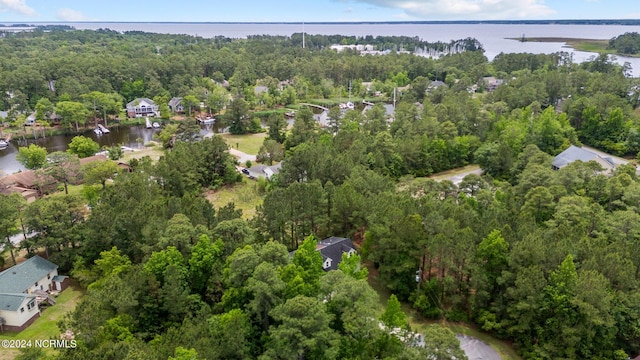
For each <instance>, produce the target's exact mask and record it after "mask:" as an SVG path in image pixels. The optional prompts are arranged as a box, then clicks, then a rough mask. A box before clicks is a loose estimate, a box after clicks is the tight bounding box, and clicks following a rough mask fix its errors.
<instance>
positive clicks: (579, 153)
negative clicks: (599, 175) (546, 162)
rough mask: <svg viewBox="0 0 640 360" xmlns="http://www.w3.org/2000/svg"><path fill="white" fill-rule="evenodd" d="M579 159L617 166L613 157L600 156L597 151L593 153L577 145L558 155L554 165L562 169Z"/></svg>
mask: <svg viewBox="0 0 640 360" xmlns="http://www.w3.org/2000/svg"><path fill="white" fill-rule="evenodd" d="M578 160H580V161H582V162H588V161H591V160H593V161H596V162H598V163H600V164H601V165H606V164H607V163H608V164H609V165H610V166H611V167H612V168H615V164H614V163H613V160H612V159H611V158H609V157H606V158H603V157H600V156H598V154H596V153H593V152H591V151H589V150H586V149H583V148H581V147H578V146H575V145H571V146H569V148H568V149H567V150H565V151H563V152H561V153H560V154H558V156H556V157H555V158H554V159H553V166H554V167H555V168H558V169H560V168H563V167H565V166H567V165H569V164H571V163H572V162H574V161H578ZM602 160H604V161H602Z"/></svg>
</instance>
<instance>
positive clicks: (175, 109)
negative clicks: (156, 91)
mask: <svg viewBox="0 0 640 360" xmlns="http://www.w3.org/2000/svg"><path fill="white" fill-rule="evenodd" d="M169 110H171V112H172V113H183V112H184V106H183V105H182V98H181V97H173V98H171V100H169Z"/></svg>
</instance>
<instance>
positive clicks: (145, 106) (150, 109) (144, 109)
mask: <svg viewBox="0 0 640 360" xmlns="http://www.w3.org/2000/svg"><path fill="white" fill-rule="evenodd" d="M159 115H160V114H159V112H158V105H156V103H155V102H154V101H153V100H151V99H148V98H137V99H135V100H133V101H132V102H130V103H128V104H127V116H129V117H131V118H133V117H145V116H159Z"/></svg>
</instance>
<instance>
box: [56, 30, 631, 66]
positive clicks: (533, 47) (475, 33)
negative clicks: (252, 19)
mask: <svg viewBox="0 0 640 360" xmlns="http://www.w3.org/2000/svg"><path fill="white" fill-rule="evenodd" d="M47 24H63V25H70V26H73V27H75V28H76V29H90V30H96V29H101V28H102V29H106V28H108V29H111V30H116V31H130V30H139V31H146V32H153V33H165V34H188V35H197V36H202V37H206V38H211V37H215V36H226V37H230V38H245V37H247V36H248V35H263V34H265V35H284V36H290V35H291V34H293V33H301V32H303V31H304V32H305V33H307V34H318V35H335V34H340V35H352V36H366V35H373V36H412V37H413V36H417V37H419V38H421V39H423V40H426V41H430V42H435V41H445V42H449V41H451V40H458V39H463V38H467V37H474V38H476V39H478V41H480V43H482V46H483V48H484V49H485V55H486V56H487V58H488V59H489V60H492V59H493V58H494V57H495V56H496V55H498V54H499V53H501V52H504V53H522V52H528V53H537V54H552V53H555V52H558V51H568V52H572V53H573V60H574V61H575V62H582V61H585V60H588V59H589V58H590V57H592V56H594V55H596V54H594V53H589V52H581V51H575V50H573V49H570V48H567V47H565V44H564V43H538V42H524V43H523V42H519V41H515V40H509V39H508V38H521V37H522V36H523V35H524V36H526V37H562V38H577V39H606V40H609V39H611V38H612V37H615V36H618V35H621V34H624V33H626V32H640V26H626V25H560V24H416V23H413V24H412V23H397V24H393V23H349V24H345V23H334V24H332V23H312V24H304V25H303V24H302V23H299V24H294V23H285V24H282V23H230V24H223V23H157V22H148V23H118V22H107V23H104V22H72V23H47ZM617 62H618V63H620V64H624V63H625V62H629V63H630V64H631V66H632V67H633V68H634V69H636V74H635V76H640V58H630V57H618V59H617Z"/></svg>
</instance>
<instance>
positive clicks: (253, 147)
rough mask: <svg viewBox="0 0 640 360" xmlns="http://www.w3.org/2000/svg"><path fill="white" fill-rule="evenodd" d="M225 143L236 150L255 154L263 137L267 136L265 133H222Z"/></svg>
mask: <svg viewBox="0 0 640 360" xmlns="http://www.w3.org/2000/svg"><path fill="white" fill-rule="evenodd" d="M222 137H223V138H224V140H225V141H226V142H227V144H228V145H229V146H230V147H232V148H234V149H237V150H240V151H242V152H243V153H246V154H250V155H257V154H258V151H259V150H260V147H261V146H262V143H263V142H264V138H266V137H267V134H266V133H260V134H247V135H231V134H224V135H222Z"/></svg>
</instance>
